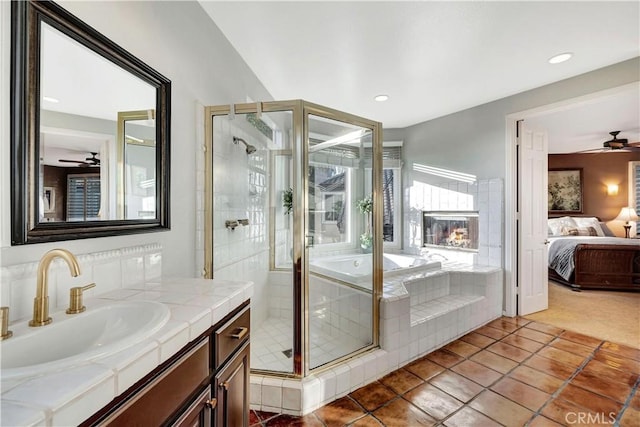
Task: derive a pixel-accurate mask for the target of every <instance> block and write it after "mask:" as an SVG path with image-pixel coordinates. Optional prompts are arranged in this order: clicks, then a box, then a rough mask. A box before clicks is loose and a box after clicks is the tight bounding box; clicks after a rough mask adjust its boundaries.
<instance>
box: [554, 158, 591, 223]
mask: <svg viewBox="0 0 640 427" xmlns="http://www.w3.org/2000/svg"><path fill="white" fill-rule="evenodd" d="M548 191H549V198H548V203H549V215H550V216H551V215H558V214H575V213H582V211H583V200H582V197H583V191H582V168H576V169H549V187H548Z"/></svg>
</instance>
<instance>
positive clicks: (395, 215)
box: [367, 168, 402, 247]
mask: <svg viewBox="0 0 640 427" xmlns="http://www.w3.org/2000/svg"><path fill="white" fill-rule="evenodd" d="M400 171H401V169H400V168H384V169H383V170H382V241H383V242H384V245H385V246H386V247H396V246H397V247H399V246H400V240H401V237H402V236H401V229H400V220H401V218H402V214H401V212H402V208H401V203H402V190H401V187H400V178H401V175H400ZM367 173H368V174H371V169H368V170H367Z"/></svg>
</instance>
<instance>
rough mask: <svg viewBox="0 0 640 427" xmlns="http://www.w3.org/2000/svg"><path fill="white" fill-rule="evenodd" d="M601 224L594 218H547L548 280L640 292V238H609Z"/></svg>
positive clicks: (569, 284)
mask: <svg viewBox="0 0 640 427" xmlns="http://www.w3.org/2000/svg"><path fill="white" fill-rule="evenodd" d="M567 218H570V219H567ZM595 224H598V226H596V225H595ZM603 225H604V224H602V223H600V222H599V221H598V220H597V218H594V217H591V218H576V217H563V218H553V219H550V220H549V234H550V235H549V238H548V240H549V242H550V243H549V279H551V280H553V281H555V282H559V283H562V284H564V285H567V286H570V287H571V288H573V289H575V290H579V289H607V290H637V291H640V239H624V238H620V237H612V233H610V232H605V231H604V230H603V229H606V226H604V227H603Z"/></svg>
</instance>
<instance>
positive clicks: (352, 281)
mask: <svg viewBox="0 0 640 427" xmlns="http://www.w3.org/2000/svg"><path fill="white" fill-rule="evenodd" d="M306 119H307V122H306V124H307V128H306V129H307V138H306V145H307V147H306V148H307V165H306V167H307V192H308V194H307V216H306V218H307V224H306V245H307V248H308V257H307V260H308V281H307V285H308V293H307V294H308V328H309V332H308V333H309V340H308V341H309V342H308V353H307V354H308V355H309V362H308V363H309V369H314V368H317V367H319V366H322V365H325V364H327V363H330V362H333V361H334V360H337V359H340V358H342V357H344V356H347V355H349V354H351V353H353V352H355V351H357V350H359V349H362V348H366V347H368V346H370V345H372V344H373V319H374V315H373V286H372V284H373V272H374V269H373V258H372V242H373V238H372V232H373V230H372V212H371V207H372V194H370V193H367V192H366V191H365V189H371V188H373V186H372V184H371V182H365V180H369V181H370V180H371V174H370V173H365V170H366V169H367V168H369V169H370V168H371V158H372V156H371V150H372V134H373V132H372V129H369V128H366V127H362V126H359V125H357V124H350V123H346V122H342V121H338V120H335V119H331V118H325V117H322V116H320V115H319V114H318V115H316V114H307V115H306Z"/></svg>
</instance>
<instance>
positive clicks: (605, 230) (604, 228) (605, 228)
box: [600, 222, 616, 237]
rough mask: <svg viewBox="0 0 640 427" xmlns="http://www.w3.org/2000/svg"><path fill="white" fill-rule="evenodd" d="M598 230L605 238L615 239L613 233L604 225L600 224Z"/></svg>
mask: <svg viewBox="0 0 640 427" xmlns="http://www.w3.org/2000/svg"><path fill="white" fill-rule="evenodd" d="M600 228H601V229H602V232H603V233H604V235H605V236H607V237H616V235H615V234H614V233H613V231H611V229H610V228H609V226H608V225H607V224H606V223H604V222H601V223H600Z"/></svg>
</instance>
